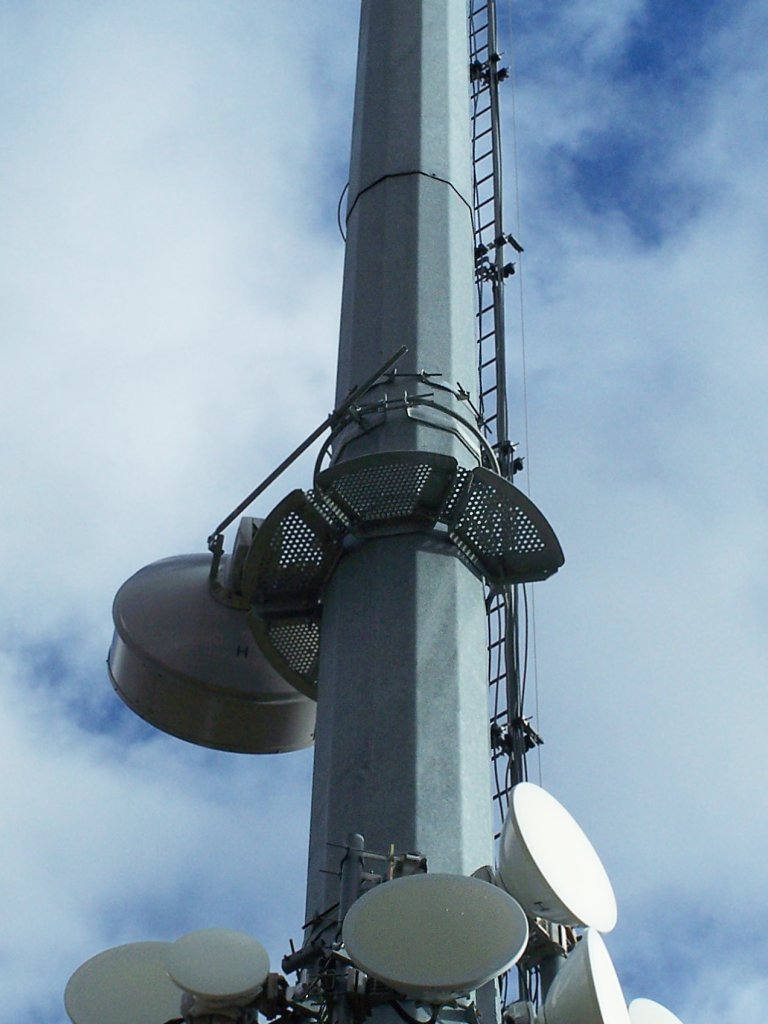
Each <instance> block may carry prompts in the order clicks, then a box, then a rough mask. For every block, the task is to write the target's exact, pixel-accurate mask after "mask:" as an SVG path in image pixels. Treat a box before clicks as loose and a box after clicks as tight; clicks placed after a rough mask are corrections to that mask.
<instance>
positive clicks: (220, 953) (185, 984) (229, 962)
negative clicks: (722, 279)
mask: <svg viewBox="0 0 768 1024" xmlns="http://www.w3.org/2000/svg"><path fill="white" fill-rule="evenodd" d="M165 964H166V967H167V968H168V973H169V974H170V976H171V978H173V980H174V981H175V982H176V984H177V985H178V986H179V988H183V989H185V990H186V991H187V992H192V993H193V994H194V995H196V996H202V997H203V998H205V999H212V1000H227V1001H232V1000H235V1001H240V1000H246V1001H250V1000H251V999H253V998H254V997H255V996H257V995H258V994H259V992H260V991H261V989H262V988H263V986H264V982H265V981H266V980H267V975H268V974H269V955H268V954H267V951H266V949H264V947H263V946H262V945H261V943H260V942H257V941H256V939H253V938H251V936H250V935H243V934H242V932H233V931H229V930H228V929H226V928H203V929H202V930H201V931H196V932H189V933H188V934H187V935H183V936H182V937H181V938H180V939H177V940H176V941H175V942H172V943H170V945H169V946H168V948H167V949H166V951H165ZM160 1024H162V1022H160Z"/></svg>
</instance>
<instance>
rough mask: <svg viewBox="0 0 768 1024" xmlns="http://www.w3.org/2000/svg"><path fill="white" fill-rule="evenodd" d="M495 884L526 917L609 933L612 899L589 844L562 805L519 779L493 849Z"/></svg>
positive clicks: (613, 908) (613, 910)
mask: <svg viewBox="0 0 768 1024" xmlns="http://www.w3.org/2000/svg"><path fill="white" fill-rule="evenodd" d="M498 876H499V883H500V884H501V885H502V886H503V888H504V889H506V891H507V892H508V893H510V895H512V896H514V897H515V899H516V900H518V901H519V903H520V905H521V906H522V907H523V909H524V910H525V911H526V912H527V913H528V914H530V916H531V917H543V918H545V919H546V920H548V921H554V922H556V923H557V924H564V925H569V926H570V927H583V926H587V927H590V928H597V929H598V930H599V931H601V932H609V931H611V929H612V928H613V927H614V926H615V924H616V897H615V895H614V892H613V887H612V886H611V883H610V880H609V878H608V875H607V874H606V871H605V868H604V867H603V865H602V863H601V861H600V858H599V857H598V855H597V853H596V852H595V850H594V847H593V846H592V844H591V843H590V841H589V839H587V837H586V835H585V834H584V832H583V831H582V830H581V828H580V827H579V825H578V824H577V823H576V822H575V821H574V819H573V818H572V817H571V815H570V814H569V813H568V811H566V809H565V808H564V807H563V805H562V804H560V803H559V802H558V801H557V800H555V798H554V797H553V796H552V795H551V794H549V793H547V791H546V790H544V789H542V788H541V787H540V786H536V785H534V784H533V783H532V782H520V783H518V785H516V786H515V787H514V788H513V790H512V794H511V798H510V805H509V812H508V814H507V817H506V819H505V821H504V828H503V830H502V834H501V843H500V847H499V866H498Z"/></svg>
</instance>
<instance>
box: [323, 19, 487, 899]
mask: <svg viewBox="0 0 768 1024" xmlns="http://www.w3.org/2000/svg"><path fill="white" fill-rule="evenodd" d="M361 13H362V17H361V27H360V47H359V57H358V72H357V75H358V77H357V89H356V98H355V116H354V128H353V140H352V159H351V170H350V189H349V201H348V221H347V228H348V236H347V247H346V262H345V273H344V292H343V304H342V317H341V337H340V345H339V364H338V384H337V398H338V400H339V401H341V399H343V397H344V395H346V394H347V393H348V392H349V390H350V389H351V388H352V387H353V386H354V384H355V383H356V382H359V381H360V380H363V379H365V378H366V377H367V376H369V375H370V374H371V372H372V371H373V370H375V368H376V367H377V366H378V365H380V364H381V363H382V362H383V361H384V359H386V357H387V356H388V355H389V354H390V353H391V352H393V351H394V350H395V349H397V348H398V346H400V345H402V344H405V345H407V346H408V353H407V354H406V355H405V356H404V357H403V359H402V360H401V361H400V362H399V363H398V372H397V374H396V375H395V376H394V377H390V379H389V380H388V381H387V382H385V383H383V384H381V385H379V386H378V387H377V388H376V389H375V391H374V392H373V393H372V395H371V399H380V400H384V399H386V401H387V403H388V404H387V407H386V408H385V409H384V410H380V411H378V412H376V413H375V414H372V415H369V416H368V417H366V419H365V422H364V423H363V424H362V425H360V424H353V425H352V426H350V427H348V428H347V430H346V431H345V433H344V434H343V435H342V436H341V437H339V438H338V439H337V442H336V445H335V448H334V458H335V460H336V461H337V462H339V463H342V462H344V461H346V460H349V459H352V458H356V457H357V456H361V455H369V454H375V453H383V452H390V451H425V452H439V453H442V454H445V455H451V456H453V457H454V458H455V459H457V460H458V461H459V463H461V464H463V465H464V466H467V467H471V466H474V465H476V464H477V460H476V458H475V457H474V456H473V455H472V454H471V452H470V451H469V449H468V448H467V446H466V444H465V443H463V441H462V440H461V439H460V438H459V437H458V436H457V435H456V433H455V432H454V428H455V425H456V421H455V420H454V419H452V417H451V416H450V415H449V413H447V412H443V413H440V412H437V411H435V410H430V415H429V416H426V415H422V416H421V417H420V418H417V417H416V416H414V415H409V414H408V413H407V412H406V410H405V409H404V408H403V403H402V402H401V401H400V400H401V399H404V398H406V397H407V396H408V395H412V394H413V393H414V392H415V391H419V392H421V393H426V392H428V391H429V390H430V387H429V383H428V381H429V378H426V377H425V378H423V379H422V380H421V381H420V380H418V379H417V378H416V377H415V376H413V375H416V374H419V373H421V372H422V371H425V372H426V373H427V374H441V375H442V377H440V378H434V379H435V380H441V381H442V382H443V383H445V384H449V385H451V386H455V385H456V384H457V382H460V383H461V384H462V385H463V386H464V387H466V388H468V389H472V390H474V381H475V376H476V368H475V343H474V323H473V316H474V277H473V271H474V256H473V230H472V217H471V209H470V204H471V196H472V190H471V158H470V128H469V103H468V40H467V5H466V3H464V2H461V0H448V2H446V0H363V3H362V12H361ZM441 402H442V403H443V404H444V405H446V406H447V407H448V409H449V412H455V413H460V414H462V415H464V416H465V417H466V416H467V415H468V410H467V408H466V405H465V404H464V403H463V402H462V401H461V400H460V398H458V397H456V396H454V395H449V394H446V393H441ZM411 412H412V413H414V412H415V413H418V412H419V410H418V409H415V410H411ZM485 630H486V624H485V608H484V597H483V586H482V583H481V581H480V580H479V579H478V578H477V577H476V576H475V575H473V574H472V572H471V571H470V570H469V569H468V568H467V567H466V566H465V565H464V564H463V563H462V562H461V561H460V559H459V557H458V556H457V552H456V549H455V548H454V547H453V546H451V545H449V544H448V543H447V541H445V540H443V539H441V538H440V536H439V535H435V534H427V533H419V532H413V533H404V534H397V535H394V536H386V537H377V538H374V539H368V540H366V541H365V542H363V543H360V544H359V545H357V546H352V547H351V548H350V549H349V550H348V551H347V552H346V553H345V555H344V556H343V558H342V559H341V561H340V563H339V565H338V567H337V568H336V570H335V571H334V574H333V576H332V578H331V580H330V583H329V585H328V587H327V590H326V592H325V594H324V598H323V619H322V630H321V641H320V667H319V683H318V721H317V732H316V747H315V769H314V784H313V797H312V819H311V838H310V853H309V874H308V889H307V909H308V916H309V917H312V916H313V915H316V914H319V913H321V912H323V911H325V910H326V909H327V908H329V907H331V906H332V905H333V904H335V903H336V902H337V901H338V900H339V895H340V893H339V879H338V876H337V874H335V872H337V871H338V868H339V863H340V860H341V858H342V856H343V851H342V850H340V849H339V846H342V845H343V844H344V843H345V841H346V837H347V836H348V835H349V834H350V833H361V834H362V835H363V836H364V837H365V843H366V848H367V849H369V850H377V851H381V852H386V851H387V850H389V848H390V846H391V845H394V847H395V849H396V850H397V851H398V852H403V853H404V852H419V853H421V854H423V855H425V856H426V857H427V859H428V865H429V869H430V870H431V871H446V872H456V873H462V874H470V873H471V872H472V871H474V870H475V869H476V868H478V867H480V866H481V865H483V864H486V863H488V862H489V861H490V860H491V857H492V824H491V808H490V799H489V785H490V784H489V739H488V717H487V696H486V685H487V683H486V674H485ZM327 871H331V872H334V874H327V873H325V872H327Z"/></svg>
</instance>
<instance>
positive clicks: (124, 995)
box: [64, 942, 182, 1024]
mask: <svg viewBox="0 0 768 1024" xmlns="http://www.w3.org/2000/svg"><path fill="white" fill-rule="evenodd" d="M169 946H170V943H168V942H131V943H129V944H128V945H126V946H115V947H114V948H113V949H107V950H106V951H105V952H103V953H99V954H98V955H97V956H94V957H91V959H90V960H86V962H85V963H84V964H83V965H82V966H81V967H78V969H77V970H76V971H75V973H74V974H73V975H72V977H71V978H70V979H69V982H68V983H67V987H66V990H65V992H64V1006H65V1007H66V1010H67V1013H68V1014H69V1016H70V1018H71V1019H72V1020H73V1021H74V1024H164V1022H165V1021H167V1020H171V1019H172V1018H175V1017H178V1016H179V1007H180V1005H181V998H182V994H181V992H180V991H179V989H178V988H177V987H176V985H174V983H173V982H172V981H171V979H170V978H169V977H168V972H167V971H166V968H165V962H164V959H163V958H164V955H165V952H166V950H167V949H168V948H169Z"/></svg>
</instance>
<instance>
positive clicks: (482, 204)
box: [475, 196, 494, 211]
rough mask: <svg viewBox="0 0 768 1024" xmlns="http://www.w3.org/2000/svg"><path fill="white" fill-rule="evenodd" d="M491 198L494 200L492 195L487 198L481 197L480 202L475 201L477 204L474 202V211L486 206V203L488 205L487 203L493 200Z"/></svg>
mask: <svg viewBox="0 0 768 1024" xmlns="http://www.w3.org/2000/svg"><path fill="white" fill-rule="evenodd" d="M493 200H494V196H488V198H487V199H483V201H482V202H481V203H477V204H476V206H475V210H476V211H477V210H482V208H483V207H484V206H487V205H488V203H492V202H493Z"/></svg>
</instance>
